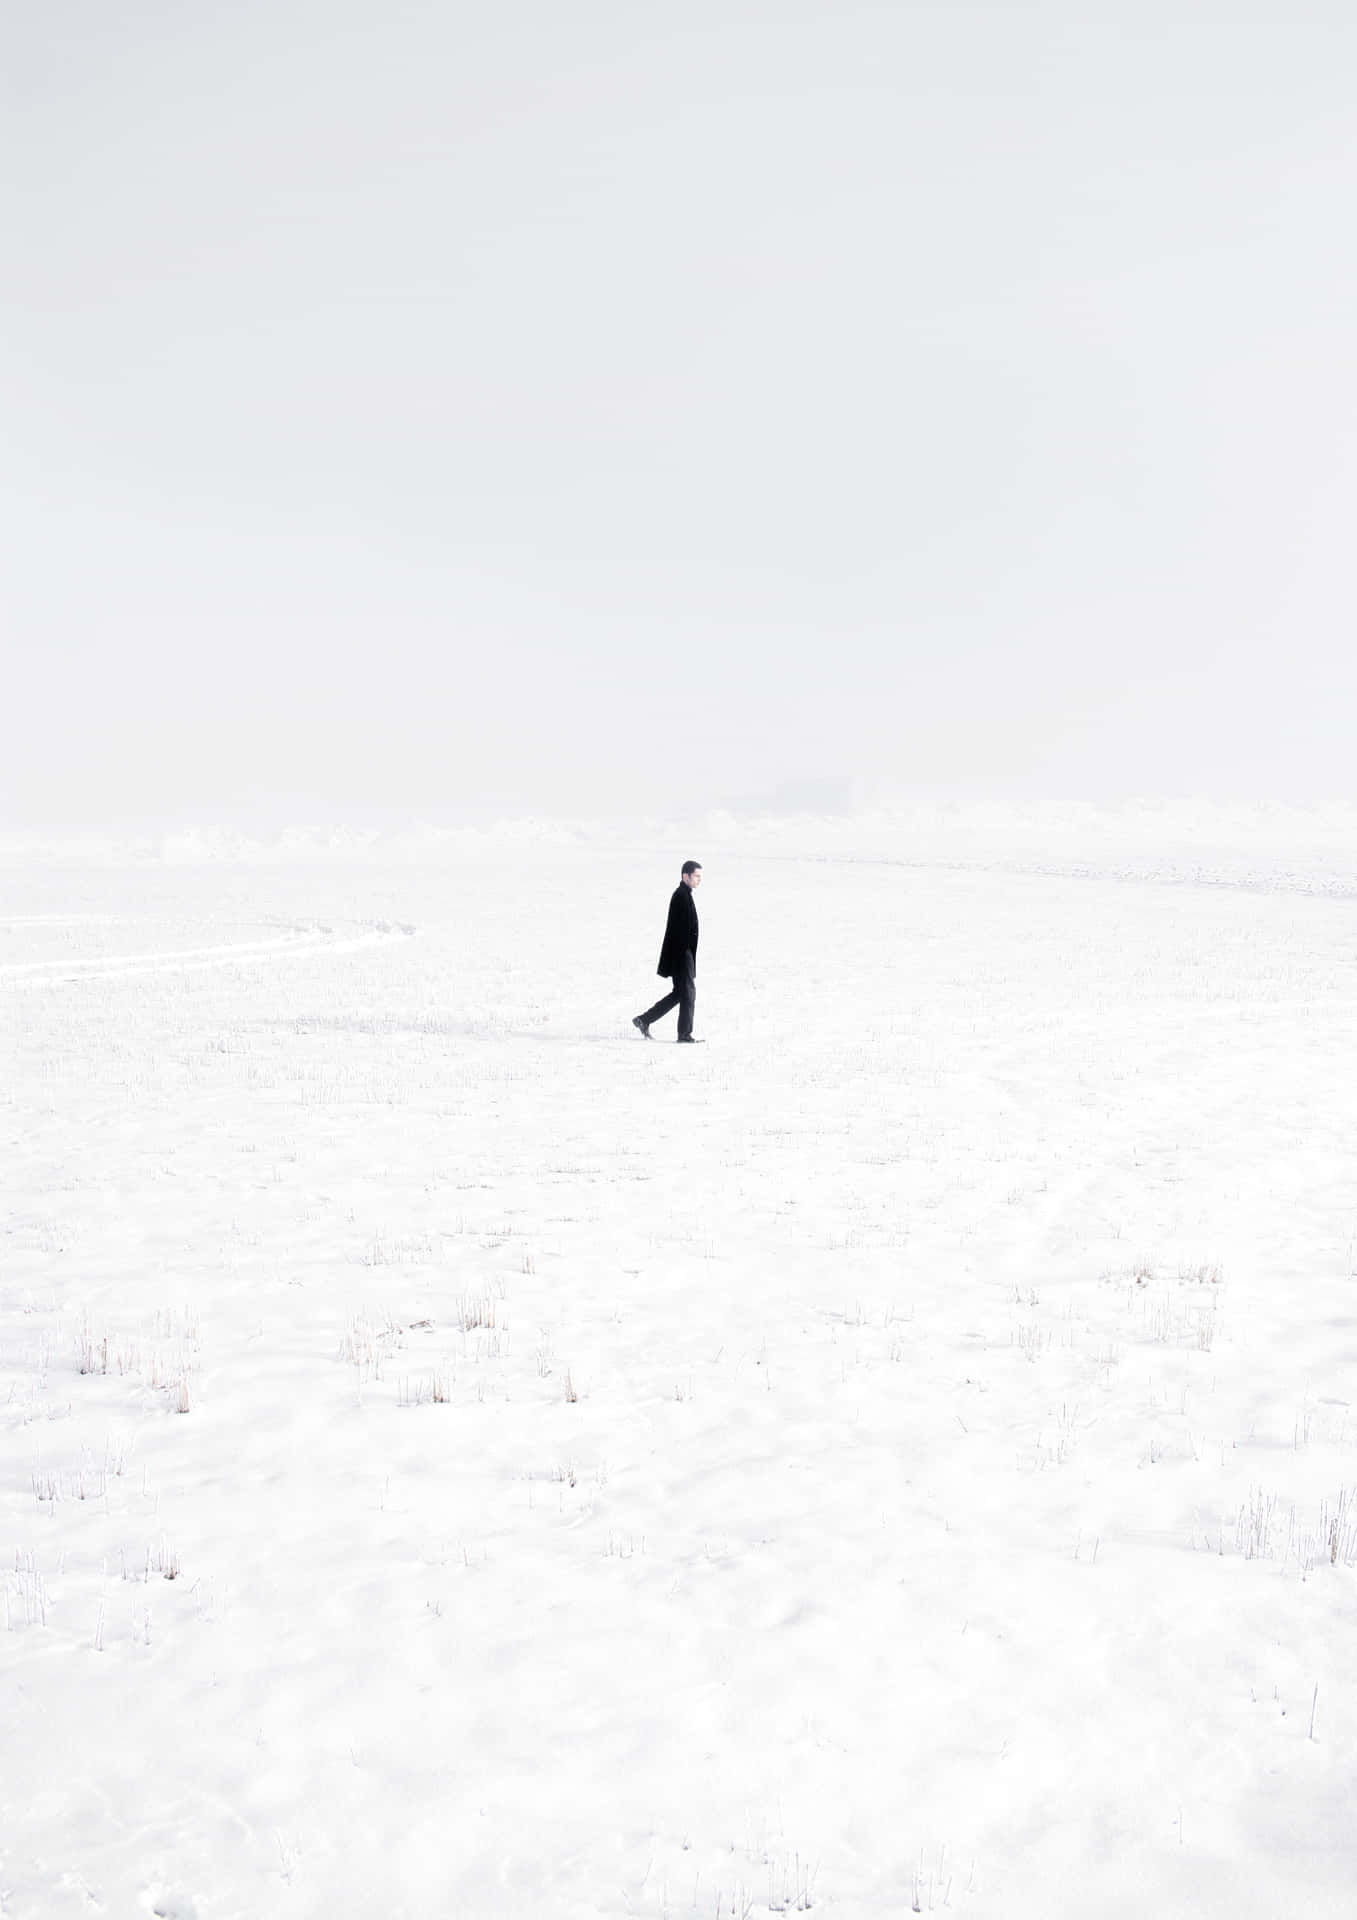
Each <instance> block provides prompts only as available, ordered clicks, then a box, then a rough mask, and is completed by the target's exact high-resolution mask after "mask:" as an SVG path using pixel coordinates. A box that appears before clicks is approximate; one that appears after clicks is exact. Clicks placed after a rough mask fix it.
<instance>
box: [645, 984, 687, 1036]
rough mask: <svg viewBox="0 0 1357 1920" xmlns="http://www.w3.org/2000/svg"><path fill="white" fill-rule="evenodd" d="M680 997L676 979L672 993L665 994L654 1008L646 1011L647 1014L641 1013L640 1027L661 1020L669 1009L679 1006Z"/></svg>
mask: <svg viewBox="0 0 1357 1920" xmlns="http://www.w3.org/2000/svg"><path fill="white" fill-rule="evenodd" d="M680 997H681V996H680V994H679V991H678V982H677V978H676V979H675V984H674V991H673V992H672V993H666V994H665V996H664V998H663V1000H657V1001H656V1002H655V1004H654V1006H653V1007H651V1008H650V1009H649V1010H648V1012H646V1013H643V1014H642V1015H641V1016H640V1019H641V1024H642V1026H645V1027H648V1026H649V1025H650V1024H651V1022H652V1021H654V1020H663V1018H664V1016H665V1014H666V1013H668V1011H669V1009H670V1008H671V1007H676V1006H677V1005H678V1004H679V1000H680Z"/></svg>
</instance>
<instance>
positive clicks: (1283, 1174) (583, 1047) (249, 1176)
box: [0, 808, 1357, 1920]
mask: <svg viewBox="0 0 1357 1920" xmlns="http://www.w3.org/2000/svg"><path fill="white" fill-rule="evenodd" d="M1353 826H1354V822H1353V816H1351V815H1350V814H1344V813H1342V812H1341V811H1338V812H1330V813H1327V814H1324V815H1317V814H1316V815H1311V816H1308V817H1307V818H1306V819H1300V818H1299V817H1298V816H1296V815H1294V814H1290V815H1270V816H1260V815H1257V814H1256V813H1255V814H1253V815H1251V816H1248V817H1244V816H1239V815H1234V816H1229V817H1228V818H1226V817H1223V816H1222V815H1221V814H1220V813H1219V812H1217V813H1209V812H1208V811H1207V810H1205V809H1202V810H1199V811H1198V813H1197V814H1195V815H1194V814H1192V813H1191V812H1190V811H1189V810H1185V809H1182V808H1179V809H1176V810H1158V811H1156V810H1154V809H1144V810H1140V811H1136V810H1125V811H1123V813H1122V814H1121V815H1119V816H1118V817H1117V818H1115V819H1110V820H1109V819H1100V818H1097V817H1094V816H1092V815H1088V814H1085V815H1080V816H1076V815H1074V814H1072V813H1069V812H1066V813H1065V814H1063V815H1061V816H1059V817H1056V816H1053V815H1051V816H1046V817H1045V818H1043V817H1041V816H1040V815H1038V814H1035V813H1029V814H1027V815H1004V814H1002V813H1000V812H999V811H998V810H993V811H987V812H981V811H978V810H971V811H970V812H969V813H965V814H960V813H952V814H947V813H946V812H945V811H942V812H939V813H938V814H936V815H930V816H925V815H923V814H916V815H914V816H910V817H895V818H888V817H885V816H881V817H876V818H871V819H857V820H852V819H844V820H839V821H816V822H810V821H800V822H785V821H784V822H772V821H769V822H762V823H752V824H751V823H745V824H744V825H741V823H739V822H736V821H733V820H730V819H726V818H720V819H717V818H709V819H707V820H706V821H703V822H694V823H688V825H687V826H685V827H683V828H682V829H681V830H678V831H675V832H671V833H662V832H661V831H660V830H659V829H658V828H657V829H654V830H653V831H652V830H651V829H646V830H644V831H636V832H633V833H632V834H631V835H630V836H629V835H628V834H627V833H626V832H625V831H623V830H621V829H618V828H610V829H606V830H605V829H602V828H591V827H581V828H579V829H575V830H564V829H554V828H553V829H550V830H539V829H535V828H533V827H531V826H529V827H526V828H524V827H519V828H513V829H503V830H498V831H487V832H484V833H480V834H473V833H470V832H461V833H450V832H438V831H435V830H432V829H430V830H427V831H424V832H419V833H413V834H408V835H405V836H396V837H392V836H389V835H388V836H382V835H373V836H367V837H364V836H353V835H342V836H337V837H336V836H324V835H316V834H312V833H305V832H299V833H294V834H292V835H289V836H284V838H283V839H281V840H279V841H276V842H274V843H272V844H270V845H263V844H262V843H243V842H240V841H232V842H230V843H229V844H228V843H226V842H224V841H222V840H221V839H220V838H214V837H213V836H203V835H198V836H196V837H186V836H181V837H179V838H177V839H175V840H173V841H159V842H140V843H137V844H136V845H135V846H132V847H130V848H129V847H128V846H126V845H121V846H120V845H119V844H117V843H115V842H114V841H112V840H110V839H108V838H103V839H100V838H98V837H97V836H95V837H86V838H85V839H84V840H82V841H81V842H79V843H65V844H64V845H57V844H56V843H43V844H41V845H40V844H39V843H37V842H35V841H32V840H28V841H22V842H21V841H17V840H11V841H10V842H8V843H7V845H6V846H5V848H4V849H3V858H0V994H2V997H3V1016H2V1018H3V1037H2V1039H0V1045H2V1046H3V1060H4V1070H3V1077H2V1078H0V1114H2V1116H3V1128H4V1153H3V1215H2V1216H0V1236H2V1237H0V1423H2V1424H0V1432H3V1466H2V1468H0V1584H2V1585H3V1592H4V1610H3V1621H2V1623H0V1624H2V1625H3V1629H4V1630H3V1631H0V1700H3V1702H4V1716H3V1719H4V1739H3V1742H2V1743H0V1914H3V1915H4V1916H6V1920H10V1917H11V1916H13V1917H18V1916H22V1917H23V1920H62V1917H64V1916H67V1915H72V1916H73V1915H86V1914H90V1913H107V1914H110V1915H115V1916H123V1915H126V1916H135V1915H138V1914H160V1915H165V1916H179V1917H180V1920H190V1916H192V1917H193V1920H228V1917H229V1920H234V1917H235V1916H259V1915H266V1916H271V1915H280V1916H292V1915H307V1916H310V1915H318V1916H319V1915H331V1916H334V1915H338V1916H348V1915H355V1916H366V1915H377V1914H380V1915H382V1916H398V1915H399V1916H403V1915H410V1916H414V1915H438V1916H444V1915H446V1916H471V1917H479V1916H498V1915H510V1916H517V1915H523V1916H529V1915H531V1916H545V1915H550V1916H552V1920H575V1916H595V1915H597V1916H608V1917H609V1920H611V1917H612V1916H630V1915H637V1916H642V1915H644V1916H652V1917H653V1920H661V1917H662V1916H670V1917H671V1920H678V1917H679V1916H686V1915H690V1914H695V1915H703V1916H706V1917H707V1920H734V1917H735V1916H744V1917H745V1920H749V1917H750V1916H762V1915H765V1914H768V1913H787V1912H798V1911H800V1912H805V1911H812V1912H818V1913H823V1914H825V1915H840V1916H877V1915H881V1916H887V1915H890V1916H894V1915H904V1914H909V1913H911V1912H924V1913H953V1914H957V1915H974V1916H996V1917H997V1916H1004V1920H1048V1917H1049V1916H1067V1915H1068V1916H1090V1915H1096V1916H1121V1915H1126V1916H1130V1915H1137V1916H1142V1915H1144V1914H1146V1913H1151V1914H1156V1915H1162V1916H1179V1915H1183V1916H1186V1915H1193V1916H1198V1915H1201V1916H1215V1915H1219V1916H1222V1917H1224V1916H1230V1920H1240V1917H1241V1916H1260V1917H1262V1916H1277V1915H1283V1914H1291V1913H1296V1914H1300V1913H1303V1914H1305V1915H1306V1916H1328V1915H1334V1916H1338V1915H1349V1914H1351V1913H1352V1912H1353V1911H1354V1910H1357V1825H1355V1822H1354V1806H1355V1805H1357V1798H1355V1796H1357V1684H1354V1683H1355V1682H1357V1404H1355V1403H1357V1192H1354V1185H1353V1174H1352V1166H1353V1161H1352V1145H1353V1140H1354V1138H1355V1137H1357V1071H1354V1068H1355V1067H1357V1050H1355V1048H1354V1040H1355V1039H1357V1016H1355V1014H1354V997H1355V994H1357V967H1355V966H1354V957H1355V954H1357V833H1355V832H1354V831H1353ZM685 857H695V858H701V859H703V860H704V862H705V863H706V864H705V883H704V886H703V888H702V892H701V894H700V897H699V903H698V904H699V910H700V912H701V916H702V939H701V949H700V955H699V970H698V1021H697V1030H698V1032H699V1033H700V1034H703V1035H705V1037H706V1041H707V1044H706V1045H704V1046H702V1047H696V1048H683V1049H679V1048H678V1047H675V1046H673V1045H671V1044H662V1043H660V1041H659V1038H658V1036H660V1035H664V1036H665V1039H666V1040H667V1039H668V1037H669V1036H670V1035H672V1031H673V1027H672V1021H670V1022H669V1023H668V1026H667V1030H666V1028H657V1029H656V1034H657V1040H656V1041H655V1042H653V1043H651V1044H646V1043H645V1042H643V1041H642V1040H641V1039H640V1038H639V1037H638V1036H637V1035H636V1033H635V1032H634V1031H633V1030H632V1028H631V1027H630V1024H629V1022H630V1017H631V1015H632V1014H633V1013H635V1012H637V1011H638V1010H639V1009H641V1008H642V1007H644V1006H645V1005H646V1004H647V1003H648V1002H649V1001H650V1000H651V999H653V998H654V997H656V995H657V994H658V993H659V992H660V991H662V987H661V983H659V982H658V981H657V980H656V979H655V976H654V972H653V966H654V956H655V954H656V952H657V951H658V945H659V938H660V932H661V928H662V923H663V915H664V907H665V902H666V899H667V896H668V893H669V891H670V889H671V887H672V886H673V884H674V883H675V880H676V878H677V868H678V864H679V862H680V861H681V860H682V859H683V858H685Z"/></svg>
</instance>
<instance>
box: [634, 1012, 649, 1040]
mask: <svg viewBox="0 0 1357 1920" xmlns="http://www.w3.org/2000/svg"><path fill="white" fill-rule="evenodd" d="M631 1024H632V1025H633V1026H634V1027H635V1029H636V1031H637V1032H638V1033H639V1034H640V1036H641V1038H642V1039H643V1040H648V1039H649V1038H650V1028H649V1027H648V1026H647V1025H646V1023H645V1021H644V1020H643V1019H642V1018H641V1016H640V1014H639V1013H638V1014H637V1016H636V1018H635V1019H634V1020H633V1021H632V1023H631Z"/></svg>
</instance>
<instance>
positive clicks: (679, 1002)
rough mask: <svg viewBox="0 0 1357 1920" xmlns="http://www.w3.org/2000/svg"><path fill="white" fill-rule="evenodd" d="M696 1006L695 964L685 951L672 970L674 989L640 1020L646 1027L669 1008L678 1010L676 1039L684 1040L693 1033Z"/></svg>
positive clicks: (658, 1018)
mask: <svg viewBox="0 0 1357 1920" xmlns="http://www.w3.org/2000/svg"><path fill="white" fill-rule="evenodd" d="M696 1005H697V962H696V961H695V960H694V959H693V956H692V953H691V952H687V951H685V952H684V953H683V954H682V955H681V956H680V958H679V963H678V965H677V966H676V967H675V969H674V989H673V992H672V993H666V995H665V996H664V998H663V1000H657V1001H656V1002H655V1004H654V1006H653V1007H652V1008H651V1009H650V1011H649V1012H648V1013H643V1014H642V1015H641V1018H642V1019H643V1020H644V1021H645V1023H646V1025H647V1026H650V1025H651V1024H652V1022H654V1021H656V1020H662V1019H663V1018H664V1016H665V1014H666V1013H668V1011H669V1009H670V1008H671V1007H677V1008H678V1010H679V1018H678V1037H679V1039H680V1040H686V1039H688V1037H689V1036H690V1034H691V1033H692V1031H693V1008H694V1007H695V1006H696Z"/></svg>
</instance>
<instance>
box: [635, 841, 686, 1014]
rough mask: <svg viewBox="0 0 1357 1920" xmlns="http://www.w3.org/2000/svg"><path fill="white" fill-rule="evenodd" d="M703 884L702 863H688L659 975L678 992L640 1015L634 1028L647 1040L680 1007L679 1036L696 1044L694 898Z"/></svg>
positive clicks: (676, 894)
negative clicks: (654, 1026) (652, 1029)
mask: <svg viewBox="0 0 1357 1920" xmlns="http://www.w3.org/2000/svg"><path fill="white" fill-rule="evenodd" d="M701 885H702V863H701V861H700V860H685V861H684V863H683V877H682V879H681V880H680V881H679V883H678V885H677V886H676V887H675V888H674V893H673V898H672V899H671V900H670V902H669V918H668V920H667V922H666V923H665V929H664V945H663V946H662V947H661V948H660V964H659V966H658V967H656V969H655V971H656V973H660V974H663V975H664V976H665V978H666V979H669V980H672V981H673V983H674V990H673V992H672V993H667V994H666V995H665V996H664V998H663V1000H657V1001H656V1002H655V1004H654V1006H653V1007H651V1009H650V1011H649V1012H648V1013H638V1014H637V1016H636V1018H635V1019H634V1020H633V1021H632V1023H631V1024H632V1025H633V1026H634V1027H635V1028H636V1030H637V1032H638V1033H639V1034H640V1035H641V1038H642V1039H643V1040H648V1039H649V1038H650V1027H651V1022H652V1021H655V1020H659V1019H662V1018H663V1016H664V1015H665V1014H666V1013H668V1011H669V1009H670V1008H671V1007H677V1008H678V1010H679V1017H678V1037H679V1039H680V1040H682V1041H684V1042H685V1043H686V1044H688V1045H690V1046H691V1045H693V1044H695V1043H694V1041H693V1008H694V1006H695V1005H696V1003H697V902H696V900H694V898H693V895H694V894H695V893H696V892H697V890H698V888H699V887H700V886H701Z"/></svg>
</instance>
